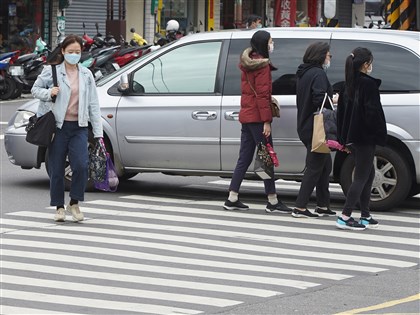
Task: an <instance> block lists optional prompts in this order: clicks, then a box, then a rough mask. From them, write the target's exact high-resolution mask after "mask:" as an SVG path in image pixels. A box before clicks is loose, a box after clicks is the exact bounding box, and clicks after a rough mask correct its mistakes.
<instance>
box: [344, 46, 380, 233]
mask: <svg viewBox="0 0 420 315" xmlns="http://www.w3.org/2000/svg"><path fill="white" fill-rule="evenodd" d="M372 63H373V56H372V53H371V51H370V50H369V49H367V48H361V47H359V48H356V49H355V50H353V52H352V53H351V54H350V55H349V56H348V57H347V59H346V66H345V79H346V80H345V85H344V90H343V91H341V92H340V98H339V99H338V107H337V133H338V140H339V142H340V143H341V144H344V145H347V146H349V148H350V150H351V154H352V155H353V157H354V162H355V169H354V179H353V182H352V184H351V185H350V188H349V190H348V192H347V198H346V202H345V204H344V208H343V212H342V215H341V217H339V218H338V219H337V222H336V226H337V227H338V228H339V229H347V230H364V229H365V228H366V227H368V228H376V227H377V226H378V221H376V220H374V219H373V218H372V216H371V215H370V212H369V201H370V195H371V190H372V182H373V179H374V177H375V169H374V166H373V159H374V156H375V147H376V145H380V146H384V145H385V144H386V137H387V130H386V121H385V115H384V111H383V109H382V104H381V99H380V94H379V86H380V84H381V80H378V79H374V78H372V77H371V76H370V75H369V74H370V73H371V72H372ZM356 208H358V209H360V211H361V217H360V220H359V221H356V220H354V219H353V218H352V217H351V214H352V211H353V210H354V209H356Z"/></svg>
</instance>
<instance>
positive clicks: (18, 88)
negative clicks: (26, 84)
mask: <svg viewBox="0 0 420 315" xmlns="http://www.w3.org/2000/svg"><path fill="white" fill-rule="evenodd" d="M15 83H16V88H15V91H14V92H13V94H12V96H10V98H11V99H15V98H18V97H20V96H21V95H22V91H23V84H22V83H20V82H15Z"/></svg>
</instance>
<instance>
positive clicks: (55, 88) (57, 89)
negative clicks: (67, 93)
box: [51, 86, 60, 97]
mask: <svg viewBox="0 0 420 315" xmlns="http://www.w3.org/2000/svg"><path fill="white" fill-rule="evenodd" d="M58 92H60V88H59V87H58V86H53V87H52V88H51V97H54V96H57V94H58Z"/></svg>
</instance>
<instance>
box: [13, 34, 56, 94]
mask: <svg viewBox="0 0 420 315" xmlns="http://www.w3.org/2000/svg"><path fill="white" fill-rule="evenodd" d="M49 53H50V49H49V47H48V45H47V43H45V42H44V40H43V39H42V38H41V37H39V38H38V39H37V40H36V45H35V49H34V52H33V53H30V54H25V55H22V56H20V57H19V58H18V59H17V60H16V61H15V63H14V65H13V66H12V67H11V68H10V69H13V71H11V75H12V77H13V79H14V80H15V81H16V86H17V93H18V95H17V96H16V97H19V96H20V94H21V93H30V92H31V89H32V86H33V84H34V82H35V80H36V79H37V77H38V75H39V74H41V72H42V69H43V68H44V64H45V62H46V60H47V56H48V54H49ZM17 67H20V68H21V69H18V68H17ZM12 72H13V73H12Z"/></svg>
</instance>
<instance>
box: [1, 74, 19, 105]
mask: <svg viewBox="0 0 420 315" xmlns="http://www.w3.org/2000/svg"><path fill="white" fill-rule="evenodd" d="M15 89H16V82H15V80H13V79H12V78H10V77H6V78H4V80H1V81H0V99H2V100H8V99H9V98H10V97H11V96H12V95H13V93H14V92H15Z"/></svg>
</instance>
